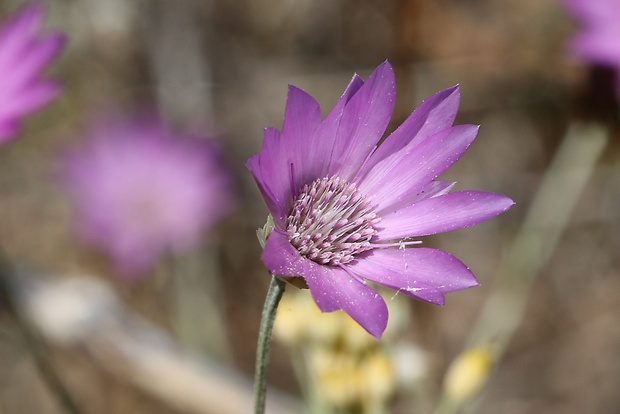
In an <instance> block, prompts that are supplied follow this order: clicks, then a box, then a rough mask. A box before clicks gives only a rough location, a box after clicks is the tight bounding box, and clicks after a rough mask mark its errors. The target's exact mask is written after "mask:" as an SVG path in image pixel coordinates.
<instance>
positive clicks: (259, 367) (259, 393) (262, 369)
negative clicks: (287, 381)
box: [254, 276, 286, 414]
mask: <svg viewBox="0 0 620 414" xmlns="http://www.w3.org/2000/svg"><path fill="white" fill-rule="evenodd" d="M285 288H286V282H285V281H283V280H281V279H278V278H277V277H275V276H272V277H271V283H270V284H269V290H268V291H267V297H266V298H265V305H264V306H263V314H262V316H261V322H260V328H259V331H258V344H257V346H256V371H255V373H254V414H263V413H264V412H265V397H266V395H267V378H266V377H267V363H268V362H269V346H270V344H271V332H272V331H273V323H274V322H275V319H276V311H277V309H278V304H279V303H280V299H281V298H282V295H283V294H284V289H285Z"/></svg>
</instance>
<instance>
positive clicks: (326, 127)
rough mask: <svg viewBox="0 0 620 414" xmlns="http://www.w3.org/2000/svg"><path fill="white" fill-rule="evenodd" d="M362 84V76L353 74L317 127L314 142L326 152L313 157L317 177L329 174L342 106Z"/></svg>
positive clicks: (343, 106) (342, 110)
mask: <svg viewBox="0 0 620 414" xmlns="http://www.w3.org/2000/svg"><path fill="white" fill-rule="evenodd" d="M363 84H364V81H363V80H362V78H360V77H359V76H358V75H354V76H353V78H352V79H351V81H350V82H349V85H348V86H347V88H346V89H345V91H344V93H343V94H342V96H341V97H340V99H339V100H338V102H337V103H336V105H335V106H334V108H333V109H332V110H331V111H330V112H329V114H328V115H327V117H326V118H325V119H324V120H323V122H322V123H321V126H320V127H319V130H318V132H317V136H316V143H317V145H318V146H320V147H321V150H322V151H323V152H324V154H326V156H325V157H324V158H316V159H315V163H316V165H315V168H316V171H317V173H318V174H317V177H325V176H327V175H328V174H329V172H328V169H329V166H330V164H331V159H332V155H333V151H334V143H335V142H336V135H337V133H338V127H339V126H340V120H341V119H342V114H343V112H344V108H345V106H346V104H347V103H348V102H349V100H350V99H351V97H353V95H355V93H357V91H358V90H359V89H360V88H361V87H362V85H363Z"/></svg>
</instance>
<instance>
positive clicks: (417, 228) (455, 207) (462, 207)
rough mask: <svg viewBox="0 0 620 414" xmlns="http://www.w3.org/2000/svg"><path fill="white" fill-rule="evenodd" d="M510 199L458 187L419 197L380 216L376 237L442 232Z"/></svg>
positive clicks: (494, 211)
mask: <svg viewBox="0 0 620 414" xmlns="http://www.w3.org/2000/svg"><path fill="white" fill-rule="evenodd" d="M513 204H514V201H512V200H511V199H510V198H508V197H506V196H504V195H501V194H494V193H487V192H483V191H459V192H456V193H449V194H445V195H442V196H438V197H434V198H429V199H426V200H422V201H420V202H419V203H416V204H413V205H411V206H409V207H405V208H403V209H400V210H398V211H396V212H394V213H391V214H388V215H385V216H382V217H381V221H380V222H379V224H377V228H378V229H379V233H378V237H379V240H393V239H402V238H409V237H417V236H426V235H429V234H436V233H443V232H446V231H451V230H457V229H461V228H464V227H469V226H473V225H474V224H478V223H480V222H483V221H485V220H488V219H490V218H492V217H495V216H497V215H498V214H501V213H503V212H504V211H506V210H508V209H509V208H510V207H511V206H512V205H513Z"/></svg>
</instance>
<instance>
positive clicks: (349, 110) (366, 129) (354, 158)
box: [329, 61, 395, 180]
mask: <svg viewBox="0 0 620 414" xmlns="http://www.w3.org/2000/svg"><path fill="white" fill-rule="evenodd" d="M394 97H395V86H394V71H393V70H392V67H391V66H390V64H389V63H388V62H387V61H386V62H384V63H382V64H381V65H379V67H377V69H375V71H374V72H373V73H372V74H371V75H370V77H369V78H368V80H367V81H366V83H365V84H364V85H362V86H361V87H360V89H359V90H358V91H357V92H356V93H355V95H353V97H352V98H351V99H350V100H349V102H348V103H347V104H346V106H345V108H344V112H343V114H342V119H341V120H340V125H339V128H338V132H337V135H336V139H335V143H334V151H333V154H332V158H331V165H330V167H329V173H330V175H338V176H340V177H341V178H344V179H346V180H351V178H353V176H354V175H355V174H356V173H357V171H358V170H359V169H360V167H361V166H362V163H363V162H364V160H365V159H366V158H367V157H368V154H370V153H371V152H372V151H373V150H374V148H375V146H376V145H377V143H378V142H379V140H380V139H381V137H382V135H383V133H384V132H385V129H386V128H387V126H388V123H389V122H390V117H391V115H392V111H393V109H394Z"/></svg>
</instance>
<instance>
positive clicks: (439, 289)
mask: <svg viewBox="0 0 620 414" xmlns="http://www.w3.org/2000/svg"><path fill="white" fill-rule="evenodd" d="M350 268H351V271H353V272H355V274H357V275H359V276H361V277H363V278H365V279H368V280H371V281H373V282H375V283H378V284H380V285H383V286H386V287H389V288H392V289H395V290H398V291H402V292H403V293H405V294H407V295H409V296H413V297H416V298H418V299H422V300H424V301H427V302H431V303H435V304H438V305H442V304H443V301H444V299H443V295H444V294H445V293H449V292H454V291H457V290H462V289H466V288H469V287H472V286H477V285H478V281H477V280H476V277H475V276H474V275H473V273H472V272H471V271H470V270H469V269H468V268H467V266H465V265H464V264H463V262H461V261H460V260H459V259H457V258H456V257H454V256H452V255H451V254H449V253H446V252H444V251H441V250H436V249H429V248H424V247H419V248H418V247H416V248H408V249H376V250H374V251H373V252H372V253H370V254H368V255H367V256H366V257H364V258H363V259H360V260H356V261H355V262H354V263H353V264H352V265H350Z"/></svg>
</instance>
